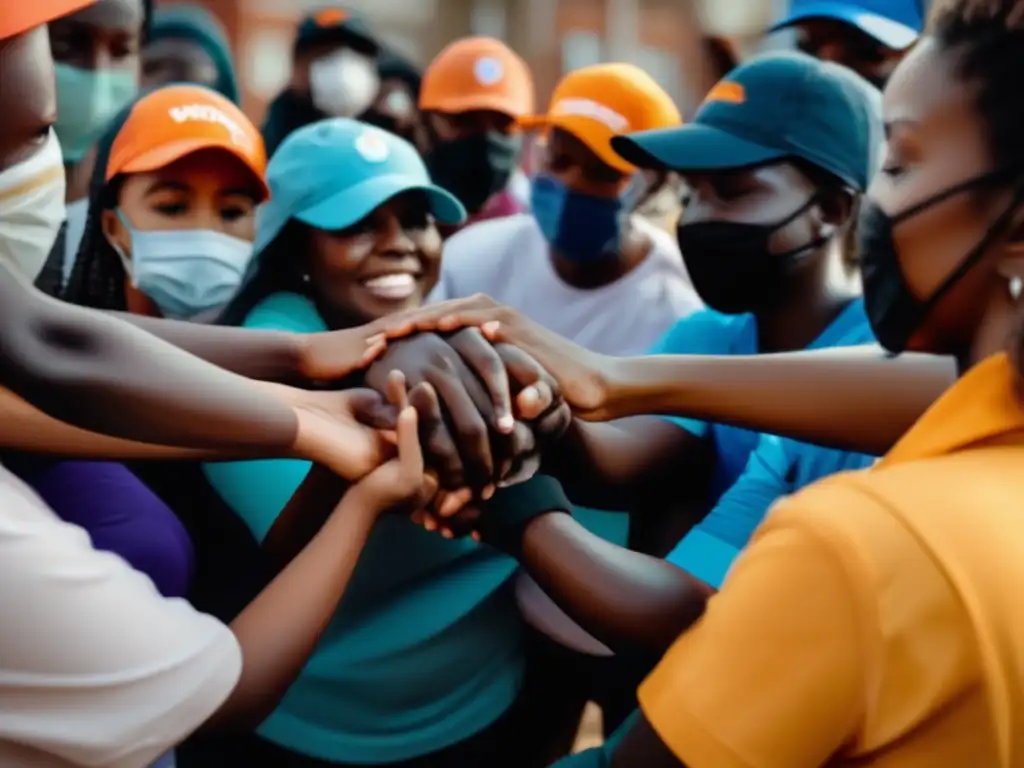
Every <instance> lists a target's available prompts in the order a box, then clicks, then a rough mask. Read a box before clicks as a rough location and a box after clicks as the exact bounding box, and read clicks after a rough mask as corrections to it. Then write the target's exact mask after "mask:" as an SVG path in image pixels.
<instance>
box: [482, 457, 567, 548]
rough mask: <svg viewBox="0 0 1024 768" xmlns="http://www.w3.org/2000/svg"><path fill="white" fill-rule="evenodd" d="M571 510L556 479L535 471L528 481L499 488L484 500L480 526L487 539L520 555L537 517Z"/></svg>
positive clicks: (492, 544)
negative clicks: (489, 497) (528, 532)
mask: <svg viewBox="0 0 1024 768" xmlns="http://www.w3.org/2000/svg"><path fill="white" fill-rule="evenodd" d="M571 510H572V505H571V504H570V503H569V499H568V498H567V497H566V495H565V492H564V491H563V490H562V486H561V484H560V483H559V482H558V481H557V480H555V479H554V478H553V477H548V476H547V475H534V476H533V477H532V478H531V479H529V480H527V481H526V482H523V483H519V484H518V485H513V486H509V487H507V488H501V489H499V490H498V492H497V493H496V494H495V495H494V497H493V498H492V499H491V500H490V501H488V502H485V503H484V504H483V505H482V510H481V511H482V512H483V514H482V516H481V518H480V523H479V525H478V530H479V532H480V536H481V538H482V539H483V540H484V541H485V542H487V543H488V544H490V545H491V546H493V547H496V548H497V549H500V550H502V551H503V552H506V553H507V554H510V555H512V556H513V557H516V558H518V557H519V556H520V554H521V552H522V541H523V535H524V534H525V532H526V529H527V528H528V527H529V525H530V524H531V523H532V522H533V521H534V520H536V519H537V518H540V517H543V516H545V515H548V514H551V513H553V512H571Z"/></svg>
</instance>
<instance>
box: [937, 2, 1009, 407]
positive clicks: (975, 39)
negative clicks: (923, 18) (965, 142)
mask: <svg viewBox="0 0 1024 768" xmlns="http://www.w3.org/2000/svg"><path fill="white" fill-rule="evenodd" d="M930 34H931V36H932V38H933V39H934V40H935V42H936V43H937V44H938V45H939V46H940V48H941V49H943V50H948V51H950V52H951V53H954V54H955V55H956V58H955V59H954V62H955V63H954V66H955V67H956V73H957V75H958V76H959V77H960V78H961V79H962V80H963V81H964V82H966V83H969V84H971V85H973V86H974V87H975V89H976V90H975V92H974V93H975V95H974V99H975V108H976V109H977V112H978V115H979V116H980V117H981V120H982V123H983V129H984V131H985V138H986V141H987V143H988V150H989V153H990V155H991V158H992V167H993V168H1019V169H1022V171H1024V134H1022V129H1024V99H1021V98H1020V94H1019V93H1018V90H1019V88H1018V84H1019V83H1020V81H1021V78H1022V77H1024V0H953V1H952V2H945V3H938V4H937V6H936V7H935V8H934V13H933V17H932V19H931V28H930ZM1021 182H1022V180H1021V179H1017V180H1016V183H1018V184H1020V183H1021ZM1010 353H1011V357H1012V358H1013V360H1014V361H1015V363H1016V367H1017V371H1018V374H1019V382H1020V384H1021V393H1022V394H1024V311H1022V312H1021V313H1020V317H1019V320H1018V322H1017V324H1016V330H1015V332H1014V333H1013V336H1012V340H1011V344H1010Z"/></svg>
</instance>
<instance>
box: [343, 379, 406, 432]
mask: <svg viewBox="0 0 1024 768" xmlns="http://www.w3.org/2000/svg"><path fill="white" fill-rule="evenodd" d="M345 399H346V400H347V402H348V407H349V410H350V411H351V413H352V418H354V419H355V420H356V421H358V422H359V423H360V424H362V425H364V426H367V427H372V428H373V429H387V430H394V429H395V428H396V427H397V426H398V408H397V407H395V406H393V405H391V404H390V403H388V402H387V401H386V400H385V399H384V398H383V397H381V395H380V393H379V392H376V391H375V390H372V389H350V390H348V391H347V392H345Z"/></svg>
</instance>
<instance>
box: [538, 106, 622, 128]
mask: <svg viewBox="0 0 1024 768" xmlns="http://www.w3.org/2000/svg"><path fill="white" fill-rule="evenodd" d="M551 112H552V113H553V114H556V115H576V116H578V117H589V118H590V119H591V120H596V121H597V122H599V123H602V124H603V125H605V126H606V127H608V128H610V129H611V130H612V132H613V133H625V132H626V131H628V130H629V120H627V119H626V118H625V117H624V116H623V115H620V114H619V113H618V112H616V111H615V110H614V109H612V108H611V107H606V106H605V105H604V104H598V103H597V102H596V101H592V100H591V99H562V100H561V101H559V102H558V103H557V104H555V105H554V107H552V108H551Z"/></svg>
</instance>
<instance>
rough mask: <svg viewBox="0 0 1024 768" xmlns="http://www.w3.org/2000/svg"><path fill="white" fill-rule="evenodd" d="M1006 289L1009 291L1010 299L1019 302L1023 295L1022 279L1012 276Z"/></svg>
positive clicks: (1023, 279) (1023, 285) (1023, 280)
mask: <svg viewBox="0 0 1024 768" xmlns="http://www.w3.org/2000/svg"><path fill="white" fill-rule="evenodd" d="M1007 288H1008V289H1009V291H1010V298H1011V299H1013V301H1019V300H1020V296H1021V294H1022V293H1024V278H1022V277H1020V276H1018V275H1014V276H1013V277H1011V278H1010V279H1009V281H1008V284H1007Z"/></svg>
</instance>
